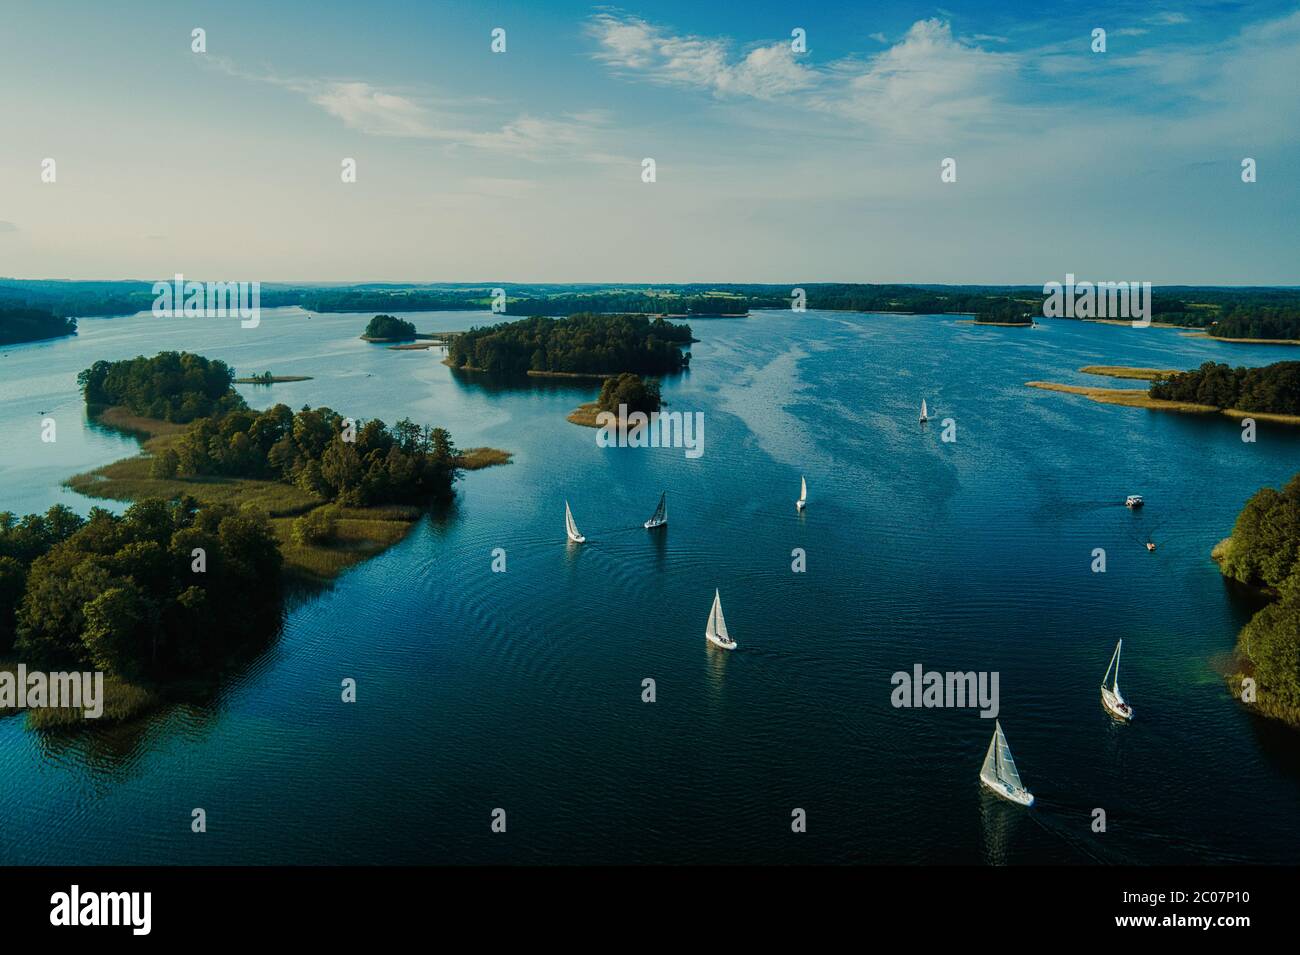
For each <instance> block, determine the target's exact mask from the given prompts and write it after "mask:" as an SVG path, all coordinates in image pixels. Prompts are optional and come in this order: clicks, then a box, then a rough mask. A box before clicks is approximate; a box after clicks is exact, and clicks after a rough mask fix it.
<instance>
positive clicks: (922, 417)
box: [921, 398, 930, 424]
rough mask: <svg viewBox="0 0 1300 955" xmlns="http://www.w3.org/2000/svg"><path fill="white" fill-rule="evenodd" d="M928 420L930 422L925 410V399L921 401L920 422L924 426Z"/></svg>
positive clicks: (928, 414)
mask: <svg viewBox="0 0 1300 955" xmlns="http://www.w3.org/2000/svg"><path fill="white" fill-rule="evenodd" d="M929 420H930V413H929V412H928V411H926V410H925V399H924V398H922V399H921V422H922V424H924V423H925V422H926V421H929Z"/></svg>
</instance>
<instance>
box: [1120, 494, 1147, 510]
mask: <svg viewBox="0 0 1300 955" xmlns="http://www.w3.org/2000/svg"><path fill="white" fill-rule="evenodd" d="M1142 503H1143V501H1142V495H1141V494H1130V495H1129V496H1128V497H1126V498H1125V499H1124V506H1125V507H1141V506H1142Z"/></svg>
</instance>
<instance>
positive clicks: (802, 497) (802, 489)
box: [794, 476, 808, 511]
mask: <svg viewBox="0 0 1300 955" xmlns="http://www.w3.org/2000/svg"><path fill="white" fill-rule="evenodd" d="M794 506H795V507H796V508H798V509H799V510H801V511H802V510H803V509H804V508H805V507H807V506H808V481H807V480H805V479H804V478H803V477H802V476H801V477H800V478H799V500H797V501H795V502H794Z"/></svg>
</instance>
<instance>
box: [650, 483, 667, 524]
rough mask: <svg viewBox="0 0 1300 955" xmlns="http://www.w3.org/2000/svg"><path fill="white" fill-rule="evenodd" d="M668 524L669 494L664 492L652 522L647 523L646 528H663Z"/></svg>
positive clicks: (651, 518)
mask: <svg viewBox="0 0 1300 955" xmlns="http://www.w3.org/2000/svg"><path fill="white" fill-rule="evenodd" d="M667 523H668V492H667V491H664V492H663V493H662V494H660V495H659V506H658V507H656V508H655V512H654V514H653V515H651V517H650V520H648V521H646V522H645V526H646V527H662V526H663V525H664V524H667Z"/></svg>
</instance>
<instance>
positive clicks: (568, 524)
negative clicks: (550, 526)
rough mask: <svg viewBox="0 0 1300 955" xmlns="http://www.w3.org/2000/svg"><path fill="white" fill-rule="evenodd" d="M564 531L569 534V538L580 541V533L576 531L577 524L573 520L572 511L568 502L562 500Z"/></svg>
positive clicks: (581, 537) (581, 538)
mask: <svg viewBox="0 0 1300 955" xmlns="http://www.w3.org/2000/svg"><path fill="white" fill-rule="evenodd" d="M564 531H565V533H566V534H568V535H569V540H571V541H578V542H581V541H582V540H584V539H585V538H583V536H582V534H581V533H579V532H578V525H577V524H575V523H574V522H573V512H572V511H571V510H569V502H568V501H565V502H564Z"/></svg>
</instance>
